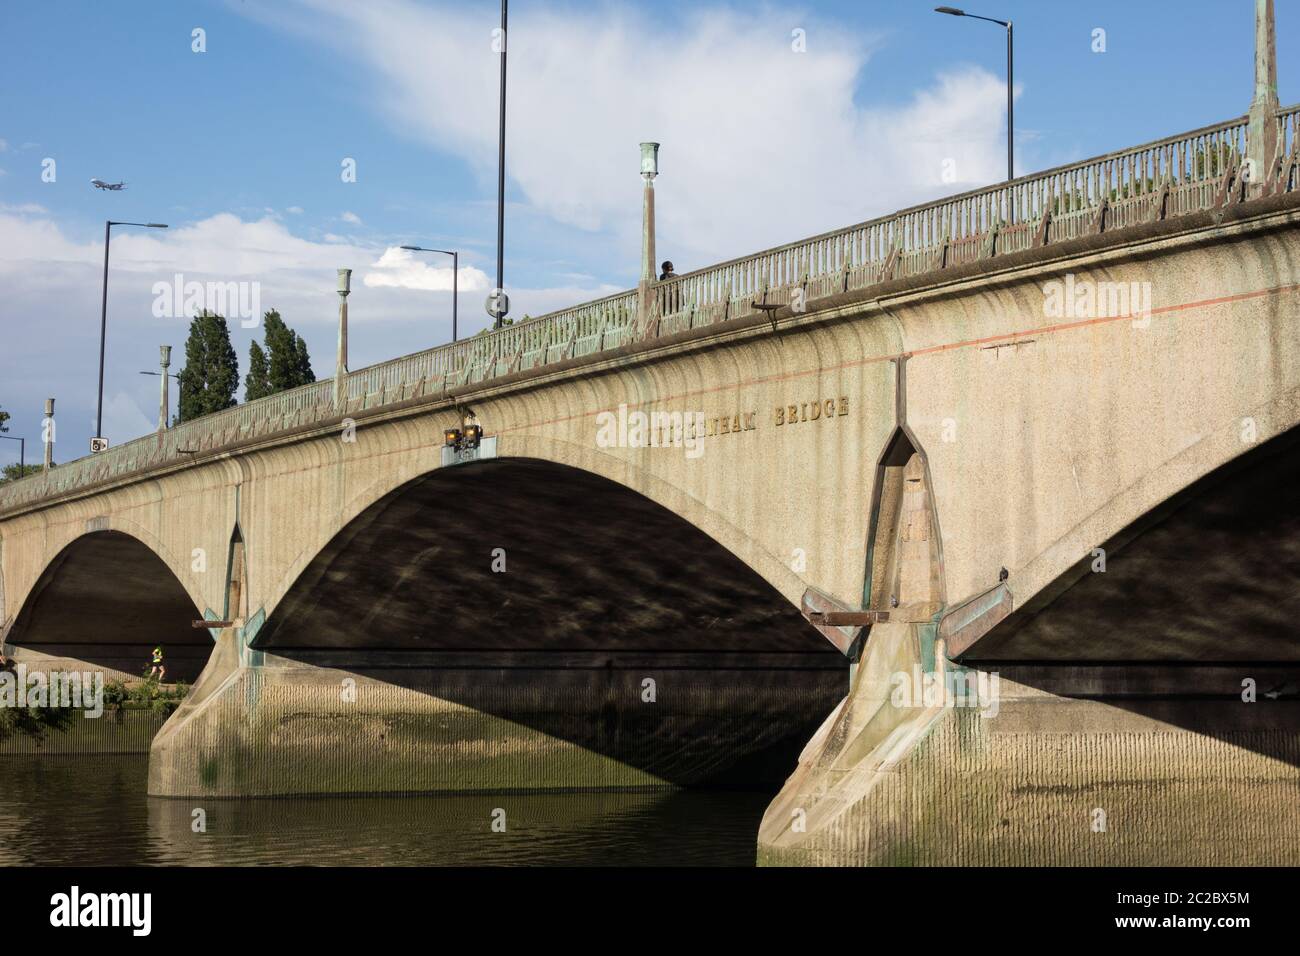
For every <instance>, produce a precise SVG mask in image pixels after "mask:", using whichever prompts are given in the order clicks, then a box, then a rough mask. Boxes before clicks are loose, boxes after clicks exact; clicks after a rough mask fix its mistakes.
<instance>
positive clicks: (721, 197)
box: [248, 0, 1005, 271]
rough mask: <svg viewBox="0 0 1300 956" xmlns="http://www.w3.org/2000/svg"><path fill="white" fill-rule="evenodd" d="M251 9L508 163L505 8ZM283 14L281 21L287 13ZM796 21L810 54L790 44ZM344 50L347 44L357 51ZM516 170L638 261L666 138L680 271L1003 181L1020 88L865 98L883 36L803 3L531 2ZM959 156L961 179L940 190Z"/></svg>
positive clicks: (976, 87) (556, 206) (518, 30)
mask: <svg viewBox="0 0 1300 956" xmlns="http://www.w3.org/2000/svg"><path fill="white" fill-rule="evenodd" d="M300 6H306V7H310V8H311V11H312V15H311V16H304V15H302V11H301V10H296V11H294V10H281V11H280V12H267V11H266V10H265V8H256V9H254V8H249V9H248V13H249V15H251V16H256V17H259V18H261V19H264V20H268V21H270V22H273V23H275V24H276V25H278V26H280V27H282V28H284V29H287V30H292V31H296V32H301V33H305V34H307V35H308V36H310V37H311V38H313V39H315V40H317V41H318V42H320V43H322V44H328V45H337V47H338V49H339V50H340V51H341V52H343V53H344V54H345V55H350V56H353V57H356V58H358V59H359V60H360V61H361V63H362V65H363V66H364V67H366V68H367V69H369V71H370V73H371V76H372V83H373V86H374V88H375V95H374V97H373V99H374V102H375V103H376V104H378V108H379V109H380V110H382V111H384V112H385V113H386V114H387V118H388V120H389V121H390V122H391V123H392V124H393V126H394V127H395V128H399V129H401V130H403V131H405V132H407V133H409V134H410V135H413V136H415V137H418V138H420V139H422V140H424V141H425V142H427V143H429V144H430V145H432V146H434V147H436V148H438V149H441V150H444V151H447V152H449V153H451V154H454V155H457V156H460V157H462V158H464V159H465V160H467V161H468V162H469V163H470V165H471V166H472V168H474V169H475V170H476V172H478V173H479V174H480V175H481V176H483V177H484V179H485V181H487V180H488V178H489V177H491V176H493V175H495V169H496V146H497V143H496V123H495V116H496V96H497V78H496V71H497V69H498V64H497V59H496V55H495V54H493V53H492V51H491V49H490V45H489V44H490V33H491V29H492V28H493V27H494V26H495V24H496V20H495V13H494V12H493V10H491V9H490V8H486V7H484V8H480V9H471V10H466V9H465V8H464V7H463V6H460V5H449V4H439V5H437V6H426V5H417V4H415V3H412V2H408V0H379V2H375V3H369V4H351V3H344V2H343V0H301V3H300ZM277 9H279V8H277ZM790 23H800V24H803V25H804V26H805V27H806V29H807V30H808V36H809V44H808V52H806V53H795V52H793V51H792V50H791V47H790V31H789V24H790ZM341 38H346V40H343V39H341ZM510 41H511V42H510V87H509V104H508V122H509V147H510V148H509V151H508V159H507V163H508V173H509V175H510V177H511V179H512V180H513V181H514V182H515V183H516V184H517V186H518V187H519V189H520V190H521V191H522V193H523V195H524V196H525V197H526V199H527V202H528V204H529V205H531V206H533V207H535V208H537V209H538V210H540V211H542V212H543V213H544V214H546V215H547V216H549V217H551V218H552V219H553V220H554V221H556V222H559V223H564V224H567V225H571V226H577V227H579V228H582V229H586V230H593V231H604V232H608V233H611V234H612V235H613V236H614V237H616V238H617V240H618V243H619V247H620V249H622V250H623V252H622V253H621V254H622V255H624V256H629V257H630V258H631V261H632V263H633V264H634V263H635V261H636V258H635V257H636V251H637V249H638V248H639V235H640V222H639V219H640V186H641V181H640V178H639V176H638V175H637V172H638V155H637V154H638V145H637V144H638V143H639V142H641V141H643V140H657V141H659V142H661V143H662V144H663V146H662V153H661V163H660V165H661V170H662V175H661V177H660V179H659V181H658V182H657V184H656V186H657V194H658V206H657V216H658V230H659V234H658V246H659V248H660V249H661V250H663V251H665V252H668V251H671V253H672V256H673V258H674V260H675V261H677V263H678V268H679V271H685V269H689V268H695V267H698V266H702V265H706V264H708V262H710V261H716V260H718V259H723V258H728V257H731V256H734V255H739V254H743V253H745V252H747V251H758V250H759V249H761V248H764V247H766V246H770V245H775V244H779V243H783V242H788V241H792V240H795V239H798V238H801V237H803V236H806V235H809V234H815V233H817V232H821V231H824V230H827V229H832V228H835V227H838V226H846V225H849V224H851V223H853V222H856V221H859V220H862V219H865V218H869V217H872V216H875V215H882V214H885V213H888V212H891V211H893V210H894V209H897V208H901V207H905V206H907V205H911V204H913V203H916V202H920V201H923V200H924V199H926V198H931V197H936V196H939V195H944V194H949V193H953V192H956V191H959V190H961V189H963V188H969V187H970V186H972V185H976V184H983V183H988V182H993V181H996V180H997V179H999V178H1000V175H1001V170H1002V166H1001V162H1002V159H1003V157H1004V152H1003V149H1004V145H1003V139H1002V132H1001V128H1002V127H1001V124H1002V119H1003V111H1004V107H1005V88H1004V86H1003V84H1002V81H1001V80H1000V79H998V78H997V77H995V76H994V75H993V74H991V73H989V72H987V71H984V70H978V69H968V70H963V71H958V72H953V73H946V74H940V75H939V76H938V77H937V78H936V80H935V82H934V84H933V86H932V87H931V88H929V89H926V90H923V91H919V92H918V93H917V94H916V95H915V96H914V97H913V98H912V99H911V101H910V102H907V103H905V104H903V105H899V106H891V107H877V106H871V105H869V104H868V105H863V104H862V103H860V102H859V101H858V100H857V99H856V93H857V88H858V81H859V78H860V77H861V76H863V75H864V73H863V71H864V70H868V72H867V73H866V74H865V75H866V76H868V78H869V75H870V74H869V60H870V53H871V50H872V48H873V45H874V44H875V43H876V42H877V40H876V38H874V37H870V36H862V35H855V34H853V33H852V32H850V31H847V30H845V29H843V28H842V25H840V24H837V23H835V22H833V21H831V20H829V19H826V20H821V21H816V20H813V19H812V18H809V17H808V16H807V15H806V14H805V13H804V12H803V11H802V10H801V11H799V12H798V15H797V16H796V15H795V13H794V12H793V11H792V10H791V9H788V8H783V7H779V6H765V7H762V8H758V9H754V10H748V9H747V10H740V9H733V8H722V7H714V8H710V7H696V8H694V9H691V10H689V11H688V12H686V13H684V14H683V15H682V16H680V17H675V18H672V19H667V20H665V19H662V18H656V17H655V16H654V14H653V13H652V12H650V11H646V10H643V9H639V8H630V7H615V6H611V5H609V4H602V5H599V6H596V7H594V8H580V7H577V6H570V5H565V6H563V7H559V8H555V7H541V6H534V7H525V8H524V9H522V10H521V11H520V12H519V13H517V14H516V16H515V18H514V19H513V20H512V29H511V36H510ZM945 160H951V161H952V162H953V164H955V173H956V181H955V182H948V183H945V182H944V181H943V179H942V176H943V173H944V169H945Z"/></svg>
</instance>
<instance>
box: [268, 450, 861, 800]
mask: <svg viewBox="0 0 1300 956" xmlns="http://www.w3.org/2000/svg"><path fill="white" fill-rule="evenodd" d="M254 646H255V647H256V648H258V649H260V650H264V651H267V652H269V653H272V654H275V655H278V656H280V657H284V658H289V659H291V660H295V661H299V662H303V663H309V664H315V665H320V666H328V667H337V668H341V669H345V670H348V671H352V672H356V673H360V674H365V675H366V676H370V677H374V678H376V679H379V680H384V681H386V682H390V683H394V684H397V685H400V686H403V687H408V688H411V689H416V690H419V691H422V692H424V693H428V694H431V695H434V696H437V697H439V698H443V699H447V700H450V701H452V702H454V703H457V704H463V705H466V706H469V707H473V708H476V709H478V710H481V711H483V712H486V713H492V714H495V715H496V716H500V717H503V718H506V719H508V720H511V721H514V722H517V723H520V724H524V725H526V726H528V727H530V728H532V729H535V730H538V731H541V732H543V733H545V734H547V735H550V736H552V737H557V738H561V739H564V740H567V741H569V742H572V743H576V744H578V745H579V746H581V747H583V748H586V749H589V750H591V751H594V752H598V753H601V754H604V755H607V756H612V757H614V758H616V759H618V760H620V761H623V762H625V763H628V764H631V765H634V766H637V767H638V768H640V769H644V770H647V771H649V772H651V773H653V774H655V775H656V776H658V777H660V778H662V779H666V780H669V781H671V782H676V783H699V782H704V781H706V780H707V781H709V782H723V783H732V782H748V781H750V780H753V781H757V780H762V781H763V782H772V781H779V780H780V779H783V778H784V776H786V775H787V774H788V773H789V772H790V771H791V770H792V769H793V766H794V762H795V759H796V757H797V755H798V752H799V749H800V748H801V747H802V746H803V745H804V744H805V743H806V741H807V740H808V738H809V736H810V735H811V734H812V732H813V731H814V730H815V729H816V727H817V726H818V725H819V724H820V722H821V721H822V720H823V719H824V718H825V716H826V714H827V713H829V711H830V710H831V709H832V708H833V707H834V706H835V704H836V703H838V701H839V700H840V699H841V698H842V697H843V695H844V693H845V692H846V690H847V661H846V660H845V659H844V658H843V657H842V656H841V655H840V654H839V653H838V652H837V651H835V650H834V648H832V647H831V646H830V645H829V644H828V643H827V642H826V641H825V640H824V639H823V638H822V637H821V636H820V635H819V634H818V633H817V631H816V630H815V629H814V628H813V627H812V626H811V625H809V624H808V623H807V622H806V621H805V620H804V619H803V617H802V616H801V614H800V613H799V611H798V609H797V608H795V607H794V606H793V605H791V604H790V602H789V601H787V600H786V599H785V598H784V597H783V596H782V595H781V594H780V593H779V592H778V591H776V590H775V589H774V588H773V587H772V586H771V585H770V584H768V583H767V582H766V581H765V580H764V579H763V578H762V577H760V576H759V575H758V574H757V573H756V572H755V571H753V570H752V569H751V568H749V567H748V566H747V565H746V564H745V563H744V562H743V561H741V560H740V559H739V558H738V557H736V556H735V555H734V554H732V553H731V552H730V551H728V550H726V549H725V548H723V547H722V546H721V545H720V544H718V543H717V542H716V541H714V540H713V539H712V538H710V537H709V536H708V535H706V534H705V533H704V532H702V531H700V530H699V529H698V528H696V527H695V526H694V525H692V524H691V523H690V522H688V521H686V520H685V519H683V518H682V517H680V516H679V515H676V514H674V513H673V512H671V511H669V510H668V509H666V508H664V507H663V506H661V505H659V504H658V503H656V502H654V501H652V500H650V499H649V498H646V497H645V496H643V495H641V494H639V493H638V492H635V491H633V490H631V489H630V488H627V487H626V486H624V485H621V484H619V483H617V482H615V481H612V480H610V479H608V478H604V477H601V476H599V475H596V474H594V473H591V472H587V471H583V470H580V469H577V468H573V467H570V466H567V465H560V464H556V463H553V462H548V461H544V460H540V459H529V458H501V459H492V460H488V461H481V462H476V463H473V464H468V465H461V466H456V467H453V468H440V469H437V470H434V471H432V472H429V473H427V474H425V475H423V476H420V477H418V478H415V479H413V480H411V481H409V482H407V483H406V484H404V485H402V486H400V487H398V488H397V489H395V490H393V491H392V492H390V493H389V494H387V495H385V496H384V497H383V498H381V499H380V500H379V501H377V502H375V503H374V504H373V505H371V506H370V507H369V508H367V509H365V510H364V511H363V512H362V513H361V514H360V515H358V516H357V517H356V518H355V519H353V520H352V521H351V522H350V523H349V524H348V525H347V526H346V527H344V528H343V529H342V531H340V532H339V533H338V534H337V535H335V537H334V538H333V539H332V540H331V541H330V542H329V543H328V544H327V545H326V546H325V548H323V549H322V550H321V552H320V553H319V554H317V555H316V556H315V558H314V559H313V560H312V561H311V562H310V563H309V564H308V565H307V567H306V569H305V570H304V572H303V573H302V574H301V575H300V577H299V578H298V580H297V581H295V582H294V583H293V584H292V585H291V586H290V588H289V590H288V591H287V593H286V594H285V596H284V598H283V600H281V602H280V603H279V605H278V606H277V607H276V609H275V610H274V611H273V613H272V614H271V615H270V617H269V618H268V620H267V622H266V624H265V625H264V626H263V628H262V629H261V630H260V631H259V633H258V635H257V638H256V640H255V642H254ZM647 678H649V679H652V680H653V681H654V694H655V696H656V700H655V701H654V702H653V703H649V702H646V701H644V700H643V694H644V681H645V679H647Z"/></svg>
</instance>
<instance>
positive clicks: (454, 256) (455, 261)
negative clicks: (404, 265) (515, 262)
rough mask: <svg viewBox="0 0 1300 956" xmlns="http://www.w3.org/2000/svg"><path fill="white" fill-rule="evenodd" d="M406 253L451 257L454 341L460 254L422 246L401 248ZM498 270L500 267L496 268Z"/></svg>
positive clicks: (452, 334)
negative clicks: (432, 253) (435, 254)
mask: <svg viewBox="0 0 1300 956" xmlns="http://www.w3.org/2000/svg"><path fill="white" fill-rule="evenodd" d="M402 248H403V249H405V250H406V251H407V252H437V253H440V254H442V255H444V256H451V340H452V341H453V342H455V341H456V304H457V302H458V300H459V299H460V291H459V289H460V287H459V284H458V281H459V276H460V253H459V252H456V251H454V250H448V249H425V248H424V247H423V246H402ZM497 268H498V269H499V268H500V265H498V266H497Z"/></svg>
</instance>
